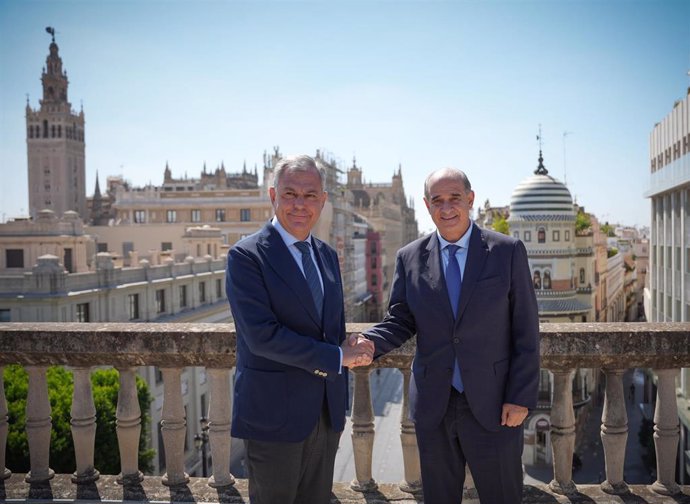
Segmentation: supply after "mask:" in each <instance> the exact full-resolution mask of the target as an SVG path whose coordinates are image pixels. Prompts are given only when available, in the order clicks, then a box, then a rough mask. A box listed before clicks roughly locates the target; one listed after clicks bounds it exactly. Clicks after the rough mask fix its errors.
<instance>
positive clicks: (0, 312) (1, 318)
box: [0, 308, 12, 322]
mask: <svg viewBox="0 0 690 504" xmlns="http://www.w3.org/2000/svg"><path fill="white" fill-rule="evenodd" d="M11 321H12V316H11V311H10V309H9V308H2V309H0V322H11Z"/></svg>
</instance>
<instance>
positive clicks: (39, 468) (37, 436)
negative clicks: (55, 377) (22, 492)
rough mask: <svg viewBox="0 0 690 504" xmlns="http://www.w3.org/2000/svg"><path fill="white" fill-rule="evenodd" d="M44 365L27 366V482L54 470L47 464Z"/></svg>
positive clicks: (39, 480) (48, 422) (47, 411)
mask: <svg viewBox="0 0 690 504" xmlns="http://www.w3.org/2000/svg"><path fill="white" fill-rule="evenodd" d="M47 369H48V367H47V366H27V367H26V372H27V373H28V374H29V393H28V396H27V398H26V435H27V437H28V440H29V458H30V460H31V470H30V471H29V474H27V475H26V477H25V478H24V479H25V481H27V482H28V483H42V482H45V481H48V480H50V479H52V477H53V476H55V472H54V471H53V470H52V469H51V468H50V467H49V466H48V462H49V458H50V429H51V427H52V422H51V418H50V411H51V410H50V400H49V399H48V382H47V380H46V371H47Z"/></svg>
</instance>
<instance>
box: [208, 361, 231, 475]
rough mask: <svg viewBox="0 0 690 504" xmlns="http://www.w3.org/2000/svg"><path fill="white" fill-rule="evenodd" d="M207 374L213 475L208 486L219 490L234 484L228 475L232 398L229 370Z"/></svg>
mask: <svg viewBox="0 0 690 504" xmlns="http://www.w3.org/2000/svg"><path fill="white" fill-rule="evenodd" d="M207 373H208V376H209V410H208V417H209V423H208V438H209V442H210V443H211V457H212V460H213V474H212V475H211V477H210V478H209V480H208V484H209V486H211V487H213V488H220V487H225V486H230V485H234V484H235V478H234V477H233V475H232V474H230V419H231V402H230V398H231V397H232V396H231V390H230V370H229V369H208V370H207ZM204 413H205V412H202V414H204Z"/></svg>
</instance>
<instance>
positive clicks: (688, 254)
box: [685, 248, 690, 321]
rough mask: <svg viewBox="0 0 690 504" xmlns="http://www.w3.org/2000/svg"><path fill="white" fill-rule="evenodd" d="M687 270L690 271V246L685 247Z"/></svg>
mask: <svg viewBox="0 0 690 504" xmlns="http://www.w3.org/2000/svg"><path fill="white" fill-rule="evenodd" d="M685 272H686V273H690V248H686V249H685ZM688 321H690V319H688Z"/></svg>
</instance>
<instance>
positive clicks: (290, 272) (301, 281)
mask: <svg viewBox="0 0 690 504" xmlns="http://www.w3.org/2000/svg"><path fill="white" fill-rule="evenodd" d="M258 245H259V246H260V247H261V248H263V253H264V254H265V256H266V258H267V261H266V262H267V263H268V265H269V266H270V267H271V268H272V269H273V271H275V272H276V274H278V276H280V277H281V278H282V279H283V281H284V282H285V284H286V285H287V286H288V288H289V289H290V290H292V292H294V294H295V296H297V298H298V299H299V300H300V304H301V305H302V306H303V307H304V308H305V310H307V312H308V313H309V316H310V317H311V318H312V320H313V321H314V322H315V323H316V325H318V326H319V327H321V321H320V320H319V317H318V315H317V313H316V306H315V305H314V300H313V299H312V295H311V291H310V290H309V286H308V285H307V280H306V278H304V275H303V274H302V272H301V271H300V269H299V266H297V264H296V263H295V258H294V257H293V256H292V254H291V253H290V251H289V250H288V248H287V245H285V242H284V241H283V238H281V236H280V234H279V233H278V231H276V229H275V228H274V227H273V225H272V224H270V223H268V224H266V226H264V228H263V230H262V236H261V239H260V240H259V242H258Z"/></svg>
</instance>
